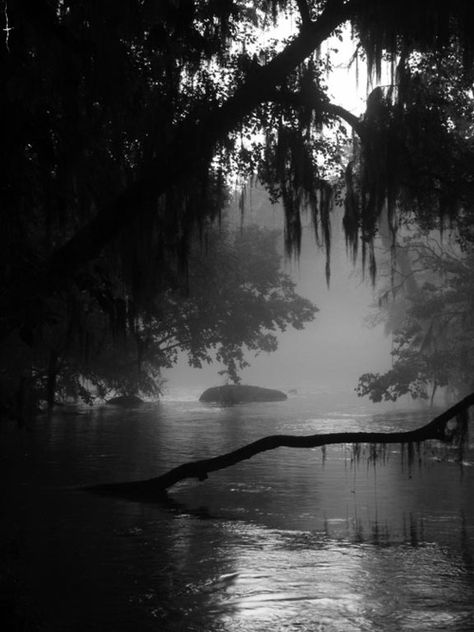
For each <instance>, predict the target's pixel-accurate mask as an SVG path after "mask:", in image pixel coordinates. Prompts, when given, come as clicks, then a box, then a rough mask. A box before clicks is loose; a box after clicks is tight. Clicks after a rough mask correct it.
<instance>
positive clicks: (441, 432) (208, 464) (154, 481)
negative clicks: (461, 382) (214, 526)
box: [85, 393, 474, 499]
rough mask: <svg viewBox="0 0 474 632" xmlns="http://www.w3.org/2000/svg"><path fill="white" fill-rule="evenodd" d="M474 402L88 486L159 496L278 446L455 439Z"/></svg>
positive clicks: (267, 442) (280, 439)
mask: <svg viewBox="0 0 474 632" xmlns="http://www.w3.org/2000/svg"><path fill="white" fill-rule="evenodd" d="M472 405H474V393H471V394H470V395H468V396H467V397H465V398H464V399H463V400H461V401H460V402H458V403H457V404H455V405H454V406H452V407H451V408H449V409H448V410H446V411H445V412H444V413H442V414H441V415H439V416H438V417H435V418H434V419H433V420H432V421H430V422H429V423H428V424H426V425H424V426H421V427H420V428H417V429H415V430H410V431H404V432H334V433H328V434H315V435H307V436H294V435H271V436H268V437H263V438H262V439H258V441H254V442H253V443H249V444H248V445H245V446H243V447H241V448H239V449H237V450H234V451H233V452H228V453H227V454H223V455H221V456H216V457H214V458H211V459H203V460H201V461H192V462H189V463H184V464H183V465H179V466H178V467H175V468H174V469H172V470H170V471H169V472H166V473H165V474H162V475H161V476H157V477H156V478H150V479H148V480H144V481H131V482H124V483H111V484H106V485H95V486H93V487H87V488H85V489H86V490H87V491H91V492H94V493H99V494H106V495H118V496H125V497H129V498H150V499H152V498H156V497H159V495H160V494H161V495H163V494H164V493H165V492H166V490H167V489H168V488H169V487H172V486H173V485H175V484H176V483H178V482H179V481H182V480H185V479H187V478H197V479H198V480H200V481H203V480H205V479H206V478H208V474H209V472H215V471H217V470H222V469H224V468H227V467H230V466H231V465H235V464H236V463H239V462H240V461H245V460H246V459H250V458H251V457H253V456H255V455H256V454H259V453H260V452H266V451H268V450H274V449H275V448H281V447H287V448H315V447H318V446H324V445H335V444H341V443H357V444H359V443H371V444H388V443H402V444H403V443H418V442H421V441H427V440H429V439H434V440H438V441H444V442H452V441H453V439H454V437H455V436H456V432H457V433H458V436H460V437H463V436H465V427H463V423H465V421H464V420H465V419H466V417H465V416H466V413H467V411H468V409H469V407H470V406H472ZM454 417H458V422H457V426H458V427H457V428H450V427H449V426H448V425H447V424H448V422H449V421H450V420H451V419H453V418H454Z"/></svg>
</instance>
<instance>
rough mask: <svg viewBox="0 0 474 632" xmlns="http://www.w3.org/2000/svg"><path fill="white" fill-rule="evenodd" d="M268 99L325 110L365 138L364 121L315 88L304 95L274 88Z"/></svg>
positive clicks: (294, 105) (361, 137)
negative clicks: (329, 99) (332, 101)
mask: <svg viewBox="0 0 474 632" xmlns="http://www.w3.org/2000/svg"><path fill="white" fill-rule="evenodd" d="M269 100H270V101H275V102H277V103H283V104H285V105H290V106H293V107H302V106H306V107H310V108H313V109H314V110H317V111H319V112H326V114H329V115H331V116H336V117H338V118H341V119H343V120H344V121H346V123H348V124H349V125H350V126H351V127H352V129H353V130H354V131H355V132H356V133H357V134H358V136H359V138H360V139H361V140H364V139H365V138H366V129H365V126H364V123H363V122H362V121H361V120H360V119H359V118H358V117H357V116H355V114H352V112H349V110H346V109H345V108H343V107H342V106H341V105H337V104H336V103H331V102H330V101H328V100H327V99H326V97H325V96H324V95H322V94H321V95H320V94H318V92H317V90H315V91H314V93H313V94H311V95H305V94H302V93H300V92H290V91H288V90H274V91H273V92H272V94H271V95H269Z"/></svg>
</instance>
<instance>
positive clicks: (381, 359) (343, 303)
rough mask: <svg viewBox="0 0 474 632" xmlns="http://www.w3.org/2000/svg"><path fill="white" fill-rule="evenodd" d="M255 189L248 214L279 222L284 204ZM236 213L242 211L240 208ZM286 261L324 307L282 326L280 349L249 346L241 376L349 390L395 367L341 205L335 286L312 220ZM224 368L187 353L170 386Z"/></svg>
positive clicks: (204, 381)
mask: <svg viewBox="0 0 474 632" xmlns="http://www.w3.org/2000/svg"><path fill="white" fill-rule="evenodd" d="M256 197H257V199H254V200H253V202H252V201H251V202H250V203H249V207H250V208H249V209H248V210H246V212H245V215H244V222H245V223H246V224H252V223H258V224H260V225H265V226H267V227H270V228H282V218H283V211H282V209H281V208H279V207H278V206H276V207H271V206H270V205H269V203H268V202H266V201H265V200H264V198H263V196H262V195H259V196H258V195H257V196H256ZM254 198H255V196H254ZM231 214H232V216H233V217H235V216H237V217H238V216H239V214H238V212H235V209H231ZM282 248H283V236H282ZM285 268H286V270H287V271H288V272H289V273H290V274H291V276H292V278H293V279H294V280H295V281H296V283H297V288H298V292H299V294H301V295H302V296H305V297H307V298H309V299H310V300H311V301H313V302H314V303H315V304H316V306H317V307H318V309H319V310H320V311H319V312H318V313H317V315H316V318H315V320H314V321H313V322H312V323H309V324H308V325H307V326H306V327H305V329H303V330H301V331H296V330H294V329H292V328H289V329H288V330H287V331H286V332H284V333H282V334H280V335H279V348H278V350H277V351H276V352H274V353H270V354H267V353H261V354H260V355H258V356H257V357H255V356H254V355H252V354H248V355H247V360H248V361H249V362H250V365H251V366H250V367H248V368H247V369H245V370H243V371H242V372H241V377H242V382H243V383H245V384H255V385H259V386H268V387H273V388H281V389H283V390H288V389H298V390H311V391H315V390H316V391H319V390H321V391H325V392H332V391H338V392H341V391H344V392H346V393H347V394H349V393H353V392H354V388H355V386H356V384H357V380H358V377H359V376H360V375H361V374H362V373H365V372H368V371H385V370H387V369H388V368H389V367H390V363H391V356H390V349H391V340H390V337H388V336H386V335H385V334H384V331H383V326H382V325H380V326H377V327H369V326H368V325H367V323H366V319H367V317H368V316H369V315H370V313H371V305H373V304H374V301H375V300H376V299H375V290H374V288H373V287H372V285H371V283H370V280H369V279H365V280H364V279H363V275H362V270H361V264H360V262H357V263H356V265H355V267H354V266H353V265H352V263H351V261H350V259H349V258H348V256H347V254H346V248H345V242H344V236H343V234H342V228H341V217H340V214H339V213H337V214H336V215H335V217H334V219H333V246H332V253H331V281H330V286H329V287H328V286H327V283H326V277H325V253H324V252H322V251H321V249H320V248H318V247H317V246H316V244H315V239H314V235H313V229H312V227H311V225H310V223H309V221H308V222H307V223H306V225H305V226H304V230H303V240H302V250H301V256H300V258H299V260H298V261H288V260H286V261H285ZM221 369H222V366H221V365H219V364H217V363H215V364H212V365H210V366H205V367H204V368H203V369H193V368H191V367H189V366H188V364H187V360H186V357H185V356H182V357H181V358H180V360H179V362H178V364H177V365H176V366H175V367H174V368H173V369H170V370H167V371H166V372H164V377H165V378H166V379H167V380H168V382H167V388H168V389H173V388H176V387H182V388H206V387H208V386H213V385H218V384H222V383H223V378H222V376H220V375H219V374H218V372H219V370H221Z"/></svg>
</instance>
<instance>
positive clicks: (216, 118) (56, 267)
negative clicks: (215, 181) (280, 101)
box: [47, 1, 352, 286]
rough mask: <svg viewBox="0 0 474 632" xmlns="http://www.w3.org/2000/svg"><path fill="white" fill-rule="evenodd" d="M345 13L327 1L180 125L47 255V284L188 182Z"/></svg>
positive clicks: (347, 6)
mask: <svg viewBox="0 0 474 632" xmlns="http://www.w3.org/2000/svg"><path fill="white" fill-rule="evenodd" d="M351 13H352V8H351V3H350V2H346V3H344V2H342V1H341V2H331V3H328V5H327V7H326V8H325V10H324V11H323V12H322V13H321V15H320V16H319V17H318V19H317V20H315V21H311V22H309V21H305V23H304V24H302V27H301V31H300V32H299V34H298V35H297V36H296V37H295V38H294V39H293V40H292V41H291V42H290V43H289V44H288V45H287V46H286V47H285V48H284V49H283V50H282V51H281V52H280V53H278V54H277V55H276V56H275V57H274V58H273V59H272V60H271V61H270V62H268V64H266V65H264V66H261V67H256V68H254V69H253V70H252V72H250V73H249V75H248V77H247V80H246V81H245V82H244V84H242V85H241V86H240V87H239V88H238V89H237V90H236V91H235V93H234V94H233V95H232V96H231V97H229V99H228V100H227V101H226V102H224V103H223V104H222V105H220V106H219V107H217V108H211V109H210V111H209V112H208V114H207V116H206V117H203V118H202V119H200V120H199V121H197V122H196V121H195V120H194V119H192V120H186V121H184V122H183V123H182V124H181V125H180V126H179V127H178V128H177V129H176V132H175V134H174V137H173V140H172V141H171V142H170V143H169V144H168V145H166V146H164V147H162V149H161V151H160V154H159V155H158V157H157V158H155V159H154V160H152V161H151V162H149V163H148V164H147V165H144V166H143V168H142V170H141V176H140V177H139V178H138V179H137V180H136V181H135V182H133V183H132V184H130V185H129V186H128V187H127V188H126V189H125V190H123V191H122V192H121V193H120V194H119V195H118V196H117V197H116V198H115V199H114V200H113V201H112V202H110V203H109V204H108V205H106V206H105V207H103V208H102V209H100V210H99V211H98V213H97V214H96V216H95V217H94V218H93V219H92V220H91V221H90V222H89V223H88V224H86V225H85V226H83V227H82V228H81V229H79V230H78V232H77V233H76V234H75V235H74V236H73V237H72V238H71V239H70V240H69V241H68V242H67V243H65V244H64V245H63V246H61V247H60V248H59V249H58V250H57V251H56V252H55V253H54V254H53V256H52V257H51V259H50V261H49V265H48V270H47V274H48V276H49V281H50V285H53V286H54V285H57V284H58V281H60V280H61V279H64V278H68V276H69V275H70V274H73V273H74V272H76V271H77V270H78V269H79V268H80V267H81V266H82V265H84V264H85V263H87V262H88V261H91V260H93V259H94V258H95V257H96V256H97V255H98V254H99V253H100V252H101V251H102V249H103V248H104V247H105V246H106V245H107V244H108V243H110V242H111V241H112V240H113V239H114V238H115V237H116V236H117V235H118V234H119V232H120V231H121V230H123V229H124V228H125V227H126V226H128V225H129V224H130V222H132V221H133V220H134V219H136V218H137V217H139V215H140V214H141V213H143V212H146V209H147V206H149V204H150V200H153V199H157V198H158V197H159V196H160V195H162V194H164V193H166V191H168V190H170V189H171V187H173V186H176V185H177V184H179V183H180V182H182V181H184V180H185V179H189V177H190V176H192V175H193V174H194V173H195V172H196V171H197V170H198V169H199V166H200V165H202V161H203V156H204V157H206V156H207V157H210V156H211V155H212V152H213V150H214V148H215V146H216V144H217V142H218V141H219V140H221V139H224V138H225V137H226V135H227V134H228V133H230V132H231V131H232V130H234V129H235V128H236V127H237V126H238V125H239V124H240V123H241V121H242V120H243V119H244V118H245V117H246V116H247V115H248V114H250V113H251V112H252V111H253V110H254V109H255V108H256V107H257V106H258V105H259V104H260V103H263V102H265V101H267V100H268V95H269V94H270V93H271V92H273V91H274V90H275V88H276V87H277V86H279V85H281V84H282V83H283V82H284V80H285V78H286V77H287V76H288V74H289V73H290V72H292V71H293V70H294V69H295V68H297V67H298V65H299V64H301V63H302V62H303V61H304V60H305V59H307V57H308V56H309V55H311V54H312V53H313V52H314V51H315V50H316V49H317V48H318V47H319V46H320V45H321V44H322V42H324V41H325V40H326V39H327V38H328V37H329V36H330V35H331V33H332V32H333V31H334V30H335V29H336V28H337V27H338V26H340V25H342V24H344V22H345V21H346V20H347V19H349V18H350V16H351Z"/></svg>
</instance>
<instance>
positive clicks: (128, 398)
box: [107, 395, 145, 407]
mask: <svg viewBox="0 0 474 632" xmlns="http://www.w3.org/2000/svg"><path fill="white" fill-rule="evenodd" d="M144 403H145V402H144V401H143V399H141V398H140V397H138V396H137V395H120V396H119V397H112V399H109V400H108V401H107V404H110V405H112V406H124V407H132V406H141V405H142V404H144Z"/></svg>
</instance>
